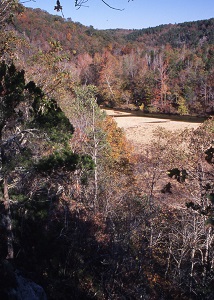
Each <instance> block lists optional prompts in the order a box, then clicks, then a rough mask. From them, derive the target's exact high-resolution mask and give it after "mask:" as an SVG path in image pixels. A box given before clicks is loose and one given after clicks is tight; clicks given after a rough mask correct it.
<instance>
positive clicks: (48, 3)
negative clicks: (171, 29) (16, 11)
mask: <svg viewBox="0 0 214 300" xmlns="http://www.w3.org/2000/svg"><path fill="white" fill-rule="evenodd" d="M34 1H35V2H27V3H24V5H25V6H27V7H33V8H41V9H43V10H46V11H48V12H49V13H51V14H54V15H60V16H62V14H61V13H60V12H59V13H57V12H56V11H54V6H55V3H56V0H34ZM20 2H21V1H20ZM60 2H61V5H62V6H63V14H64V17H65V18H71V20H72V21H74V22H79V23H81V24H83V25H86V26H90V25H92V26H93V27H94V28H95V29H114V28H123V29H142V28H148V27H153V26H157V25H161V24H169V23H171V24H175V23H182V22H186V21H197V20H203V19H210V18H213V17H214V0H133V1H132V0H130V1H129V2H128V0H105V2H107V3H108V4H109V5H111V6H113V7H116V8H120V9H124V10H122V11H118V10H113V9H110V8H109V7H107V6H106V5H105V4H104V3H103V2H102V1H101V0H88V2H87V3H86V4H85V6H87V7H81V8H80V9H76V8H75V6H74V0H60Z"/></svg>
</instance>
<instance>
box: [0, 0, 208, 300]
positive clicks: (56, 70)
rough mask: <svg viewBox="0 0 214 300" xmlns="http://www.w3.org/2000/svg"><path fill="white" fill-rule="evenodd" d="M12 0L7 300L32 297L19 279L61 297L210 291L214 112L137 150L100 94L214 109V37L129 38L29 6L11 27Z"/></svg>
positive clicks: (4, 109)
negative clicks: (190, 41)
mask: <svg viewBox="0 0 214 300" xmlns="http://www.w3.org/2000/svg"><path fill="white" fill-rule="evenodd" d="M8 1H9V0H8ZM8 1H7V0H5V1H3V2H1V6H0V29H1V30H0V40H1V44H0V47H1V48H0V51H1V58H0V108H1V110H0V111H1V114H0V216H1V218H0V240H1V243H0V273H1V274H2V276H1V280H0V298H1V299H14V298H15V299H20V297H21V296H20V293H21V291H20V290H19V287H20V286H19V281H18V274H21V275H22V277H23V278H28V282H29V280H31V281H33V282H35V283H37V284H38V285H41V286H42V287H43V288H44V290H45V293H46V295H47V298H48V299H53V300H54V299H56V300H59V299H97V300H101V299H140V298H142V299H146V298H147V299H157V300H158V299H160V298H161V299H198V300H199V299H200V300H201V299H206V300H209V299H210V300H211V299H212V297H213V281H214V274H213V267H214V266H213V263H214V262H213V251H214V250H213V241H214V233H213V205H214V198H213V195H214V186H213V182H214V180H213V179H214V178H213V174H214V172H213V154H214V151H213V140H214V129H213V128H214V124H213V122H214V121H213V119H212V118H210V119H208V120H207V121H206V122H204V124H202V125H201V126H200V127H199V128H198V129H197V130H195V131H192V130H185V131H183V132H178V133H173V134H172V133H171V132H168V131H164V130H158V131H157V132H156V136H157V140H156V141H154V142H153V144H151V145H149V146H145V148H144V149H142V153H141V154H139V155H134V154H133V153H132V145H130V144H129V142H128V141H127V140H126V138H125V136H124V133H123V131H122V130H121V129H120V128H118V127H117V126H116V123H115V121H114V120H113V119H112V118H110V117H108V116H106V115H105V113H103V112H102V111H101V110H100V108H99V106H98V102H100V103H106V104H107V105H117V106H123V107H124V105H125V106H126V107H134V108H139V109H142V110H143V109H144V110H147V111H154V110H157V111H162V112H164V111H168V110H169V109H170V111H171V112H174V113H180V114H186V113H187V112H195V113H201V112H203V113H206V112H207V110H208V111H209V112H211V111H212V101H213V98H212V88H213V86H212V84H213V80H212V76H213V52H212V47H213V46H212V45H209V44H208V43H205V42H204V43H202V44H200V43H199V44H198V45H197V46H194V47H192V46H191V45H184V46H182V47H181V48H174V47H173V46H170V45H169V44H167V45H164V47H160V48H159V47H158V46H151V45H146V44H144V43H142V42H141V41H136V42H135V43H127V42H126V40H125V37H127V36H128V33H130V32H123V31H113V32H112V31H109V32H99V31H95V30H94V29H93V28H85V27H83V26H82V25H80V24H74V23H72V22H70V21H65V20H63V19H61V18H59V19H58V17H57V19H56V20H54V18H55V17H53V16H50V15H48V14H47V13H46V12H42V11H40V10H39V11H38V10H36V12H35V11H33V10H26V11H22V9H23V8H22V7H20V6H18V7H17V8H16V11H17V10H18V12H19V14H17V15H16V18H15V19H14V21H13V24H12V23H11V22H10V18H9V17H10V13H8V15H7V14H6V15H5V14H2V12H3V11H4V6H2V4H3V5H4V4H5V5H7V3H8ZM2 8H3V10H2ZM38 12H39V13H38ZM40 15H41V20H40ZM5 16H6V17H5ZM7 17H8V18H7ZM48 20H51V21H48ZM6 21H7V22H8V23H6ZM14 24H15V25H14ZM74 25H75V26H74ZM14 26H15V27H14ZM40 26H41V27H40ZM73 26H74V28H73ZM14 28H15V29H14ZM71 28H73V29H71ZM75 28H76V29H75ZM27 29H28V30H29V31H27ZM48 32H51V35H48ZM62 32H63V34H62ZM68 33H70V34H71V35H68V36H67V34H68ZM115 36H117V37H118V38H117V42H115V41H114V38H115ZM104 41H105V43H104ZM69 47H70V48H69ZM205 63H206V64H205ZM205 66H206V68H205ZM178 75H179V77H178ZM187 95H188V97H189V98H188V97H187ZM173 97H174V98H173ZM170 99H171V100H170ZM172 99H174V100H172ZM172 101H174V102H172ZM172 104H173V105H172ZM172 109H174V110H173V111H172ZM22 295H23V294H22ZM43 297H44V296H43ZM22 298H23V299H25V298H24V296H23V297H22ZM26 299H27V298H26ZM28 299H29V297H28Z"/></svg>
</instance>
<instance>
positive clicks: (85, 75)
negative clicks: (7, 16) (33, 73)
mask: <svg viewBox="0 0 214 300" xmlns="http://www.w3.org/2000/svg"><path fill="white" fill-rule="evenodd" d="M14 28H15V32H16V35H17V36H19V38H20V39H21V40H22V46H20V51H21V53H20V54H19V59H18V60H22V61H24V62H25V64H26V63H28V64H29V65H30V66H31V65H32V59H33V58H32V55H34V54H35V55H38V53H40V54H41V53H43V54H44V55H49V53H50V52H51V51H52V49H53V47H56V45H58V49H57V51H58V55H61V57H60V60H61V62H62V60H64V62H65V60H66V66H65V63H64V65H63V67H62V68H63V70H64V71H65V69H66V72H67V71H68V72H71V69H72V70H73V74H72V77H73V80H74V81H79V82H81V83H85V84H93V85H95V86H97V87H98V96H97V97H98V99H99V103H102V104H104V105H107V106H114V107H115V106H116V107H123V108H131V109H141V110H143V111H144V112H157V113H172V114H193V115H207V114H208V115H209V114H213V110H214V86H213V82H214V80H213V78H214V48H213V47H214V46H213V45H214V19H209V20H202V21H196V22H186V23H182V24H174V25H173V24H169V25H160V26H157V27H155V28H148V29H142V30H121V29H120V30H119V29H118V30H117V29H116V30H95V29H94V28H93V27H92V26H91V27H85V26H83V25H81V24H79V23H74V22H72V21H71V20H64V19H63V18H61V17H59V16H53V15H50V14H48V13H47V12H45V11H42V10H40V9H36V10H33V9H25V10H24V11H23V12H20V13H19V14H17V15H16V18H15V19H14ZM54 45H55V46H54ZM38 50H39V51H40V52H38ZM36 60H37V59H36ZM34 63H35V60H34ZM67 69H68V70H67ZM29 71H30V70H29ZM74 77H75V78H74ZM34 79H35V78H34Z"/></svg>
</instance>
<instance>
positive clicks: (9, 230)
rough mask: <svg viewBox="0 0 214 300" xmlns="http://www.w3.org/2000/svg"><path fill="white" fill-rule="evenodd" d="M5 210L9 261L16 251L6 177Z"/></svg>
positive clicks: (5, 179) (5, 178)
mask: <svg viewBox="0 0 214 300" xmlns="http://www.w3.org/2000/svg"><path fill="white" fill-rule="evenodd" d="M4 209H5V229H6V234H7V259H13V258H14V250H13V231H12V217H11V211H10V199H9V193H8V182H7V176H5V177H4Z"/></svg>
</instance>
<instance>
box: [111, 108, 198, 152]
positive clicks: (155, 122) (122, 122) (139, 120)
mask: <svg viewBox="0 0 214 300" xmlns="http://www.w3.org/2000/svg"><path fill="white" fill-rule="evenodd" d="M106 113H107V114H108V115H110V116H112V117H113V118H114V119H115V121H116V122H117V124H118V126H119V127H120V128H123V129H124V131H125V134H126V137H127V139H128V140H129V141H131V142H132V143H133V145H135V147H136V148H137V149H136V150H138V151H140V147H141V146H143V145H145V144H148V143H151V142H152V140H153V139H154V135H153V131H154V130H155V129H157V128H158V127H163V128H165V129H167V130H171V131H176V130H184V129H185V128H188V129H196V128H197V127H198V126H199V125H200V124H201V122H191V121H189V122H188V121H185V122H184V121H174V120H170V119H163V118H151V117H144V116H136V115H133V114H132V113H131V112H130V113H129V112H121V111H115V110H106Z"/></svg>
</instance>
